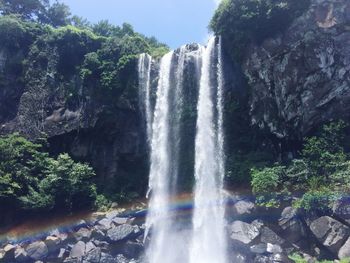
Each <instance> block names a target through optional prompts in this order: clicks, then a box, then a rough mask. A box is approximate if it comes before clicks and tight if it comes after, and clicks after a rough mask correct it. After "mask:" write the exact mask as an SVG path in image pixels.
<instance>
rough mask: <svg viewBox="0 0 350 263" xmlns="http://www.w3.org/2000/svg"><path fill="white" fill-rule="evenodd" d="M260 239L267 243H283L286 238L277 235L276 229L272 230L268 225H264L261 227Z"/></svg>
mask: <svg viewBox="0 0 350 263" xmlns="http://www.w3.org/2000/svg"><path fill="white" fill-rule="evenodd" d="M260 240H261V242H263V243H265V244H267V243H271V244H277V245H282V244H284V243H285V240H284V239H283V238H281V237H280V236H279V235H277V234H276V233H275V232H274V231H272V230H271V229H270V228H268V227H263V228H262V229H261V235H260Z"/></svg>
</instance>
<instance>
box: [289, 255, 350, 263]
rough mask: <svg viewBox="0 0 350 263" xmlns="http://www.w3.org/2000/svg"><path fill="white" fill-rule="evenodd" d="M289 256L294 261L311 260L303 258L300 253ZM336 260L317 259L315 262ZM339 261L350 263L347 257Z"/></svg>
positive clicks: (326, 262) (305, 262) (304, 261)
mask: <svg viewBox="0 0 350 263" xmlns="http://www.w3.org/2000/svg"><path fill="white" fill-rule="evenodd" d="M289 258H290V259H291V260H292V261H294V262H295V263H307V262H309V261H308V260H306V259H305V258H303V257H302V256H301V255H299V254H292V255H290V256H289ZM333 262H334V261H332V260H321V261H315V263H333ZM337 262H339V263H350V259H349V258H346V259H341V260H340V261H337Z"/></svg>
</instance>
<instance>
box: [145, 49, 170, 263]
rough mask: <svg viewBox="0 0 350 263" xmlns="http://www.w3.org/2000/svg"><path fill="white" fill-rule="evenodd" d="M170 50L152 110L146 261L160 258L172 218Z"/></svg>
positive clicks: (165, 59) (162, 69)
mask: <svg viewBox="0 0 350 263" xmlns="http://www.w3.org/2000/svg"><path fill="white" fill-rule="evenodd" d="M173 54H174V53H173V52H170V53H168V54H166V55H165V56H164V57H163V58H162V60H161V66H160V73H159V81H158V89H157V101H156V106H155V111H154V119H153V129H152V131H153V132H152V140H151V167H150V176H149V177H150V178H149V193H148V194H149V195H150V201H149V212H148V216H147V220H146V234H145V237H147V235H148V232H149V231H150V229H151V227H152V239H151V241H150V244H149V248H148V253H147V257H148V261H149V262H152V263H158V262H162V259H163V257H164V253H165V251H166V250H167V248H166V238H167V234H168V233H169V231H170V226H171V222H169V221H170V220H168V219H169V218H168V216H169V212H170V210H169V206H170V196H169V185H170V182H169V177H168V174H169V171H170V162H171V160H170V158H169V121H170V120H169V90H170V71H171V65H172V59H173Z"/></svg>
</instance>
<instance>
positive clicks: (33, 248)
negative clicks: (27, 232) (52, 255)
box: [26, 241, 49, 260]
mask: <svg viewBox="0 0 350 263" xmlns="http://www.w3.org/2000/svg"><path fill="white" fill-rule="evenodd" d="M26 252H27V254H28V256H29V257H30V258H31V259H34V260H41V259H44V258H46V257H47V255H48V254H49V249H48V248H47V246H46V244H45V243H44V242H43V241H36V242H34V243H31V244H30V245H28V246H27V248H26Z"/></svg>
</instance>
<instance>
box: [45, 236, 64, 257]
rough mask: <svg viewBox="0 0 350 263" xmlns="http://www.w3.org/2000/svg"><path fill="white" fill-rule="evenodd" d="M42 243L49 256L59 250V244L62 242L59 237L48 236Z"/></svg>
mask: <svg viewBox="0 0 350 263" xmlns="http://www.w3.org/2000/svg"><path fill="white" fill-rule="evenodd" d="M44 242H45V244H46V246H47V248H48V250H49V254H51V253H55V252H58V251H59V250H60V244H61V242H62V241H61V239H60V238H59V237H56V236H48V237H47V238H46V239H45V241H44Z"/></svg>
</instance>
